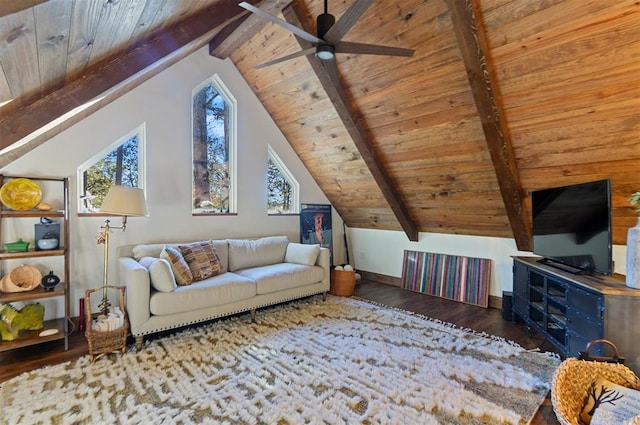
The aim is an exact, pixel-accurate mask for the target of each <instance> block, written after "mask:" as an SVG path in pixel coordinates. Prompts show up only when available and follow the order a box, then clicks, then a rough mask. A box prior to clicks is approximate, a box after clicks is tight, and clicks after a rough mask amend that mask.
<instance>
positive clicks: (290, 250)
mask: <svg viewBox="0 0 640 425" xmlns="http://www.w3.org/2000/svg"><path fill="white" fill-rule="evenodd" d="M318 254H320V245H319V244H313V245H308V244H302V243H293V242H292V243H290V244H289V245H287V252H286V254H285V256H284V262H285V263H296V264H304V265H307V266H313V265H314V264H315V263H316V260H317V259H318Z"/></svg>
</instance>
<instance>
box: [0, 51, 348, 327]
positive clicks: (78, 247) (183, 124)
mask: <svg viewBox="0 0 640 425" xmlns="http://www.w3.org/2000/svg"><path fill="white" fill-rule="evenodd" d="M207 49H208V48H207V47H203V48H202V49H200V50H199V51H197V52H195V53H194V54H192V55H190V56H189V57H187V58H185V59H184V60H182V61H180V62H179V63H177V64H175V65H173V66H172V67H170V68H169V69H167V70H165V71H163V72H162V73H160V74H159V75H157V76H155V77H153V78H151V79H150V80H148V81H146V82H145V83H143V84H142V85H140V86H139V87H137V88H136V89H134V90H132V91H131V92H129V93H127V94H125V95H124V96H122V97H120V98H119V99H117V100H116V101H114V102H112V103H111V104H109V105H107V106H106V107H104V108H102V109H101V110H99V111H97V112H95V113H94V114H92V115H90V116H89V117H87V118H85V119H84V120H82V121H80V122H79V123H77V124H75V125H74V126H72V127H70V128H69V129H67V130H65V131H64V132H62V133H61V134H59V135H57V136H55V137H53V138H52V139H51V140H49V141H47V143H45V144H43V145H42V146H40V147H38V148H36V149H34V150H33V151H31V152H29V153H28V154H26V155H24V156H23V157H22V158H20V159H18V160H16V161H14V162H13V163H11V164H10V165H8V166H7V167H5V168H4V169H3V170H2V171H1V172H2V173H4V174H9V175H25V176H52V177H70V178H71V215H70V221H71V229H70V230H71V280H70V284H71V303H72V304H71V307H72V313H71V314H72V315H73V316H75V315H77V314H78V299H79V298H81V297H84V292H85V290H86V289H89V288H97V287H99V286H101V284H102V279H103V273H102V270H103V247H104V245H97V244H96V239H95V236H96V234H97V233H98V231H99V228H100V226H101V225H102V224H103V220H104V217H78V216H77V214H76V211H77V210H78V208H77V195H76V194H77V192H76V169H77V167H78V166H79V165H80V164H82V163H84V162H85V161H87V160H88V159H90V158H91V157H93V156H94V155H95V154H96V153H97V152H99V151H100V150H102V149H104V148H106V147H107V146H109V145H110V144H111V143H113V142H114V141H115V140H117V139H118V138H120V137H121V136H123V135H125V134H126V133H128V132H130V131H131V130H133V129H134V128H136V127H137V126H139V125H140V124H141V123H143V122H144V123H146V140H147V143H146V147H147V156H146V159H147V161H146V162H147V192H146V194H147V202H148V206H149V212H150V217H148V218H130V219H129V222H128V225H127V230H126V232H124V233H123V232H122V231H119V230H114V231H112V234H111V248H112V249H111V260H112V261H110V267H109V270H110V271H109V278H110V279H109V281H110V283H111V284H117V283H118V282H117V273H116V267H115V261H113V260H114V258H113V257H114V256H115V247H116V246H118V245H125V244H135V243H146V242H160V241H176V242H178V241H192V240H198V239H205V238H226V237H254V236H262V235H279V234H284V235H287V236H288V237H289V239H290V240H292V241H295V242H298V241H299V217H298V216H297V215H295V216H268V215H267V214H266V185H267V183H266V169H267V145H268V144H270V145H271V146H272V148H273V149H274V150H275V151H276V153H277V154H278V156H279V157H280V158H281V159H282V161H283V162H284V163H285V164H286V166H287V167H288V168H289V170H290V171H291V172H292V174H293V175H294V176H295V178H296V179H297V180H298V182H299V183H300V201H301V202H302V203H324V204H327V203H329V202H328V200H327V198H326V197H325V196H324V194H323V193H322V191H321V190H320V188H319V187H318V185H317V184H316V183H315V181H314V180H313V178H312V177H311V175H310V174H309V172H308V171H307V170H306V168H305V167H304V165H303V164H302V162H301V161H300V159H299V158H298V156H297V155H296V153H295V152H294V151H293V149H292V148H291V146H290V145H289V144H288V142H287V141H286V139H285V138H284V136H283V135H282V133H281V132H280V131H279V129H278V128H277V126H276V125H275V124H274V122H273V121H272V119H271V117H270V116H269V114H267V112H266V111H265V110H264V108H263V107H262V105H261V104H260V102H259V101H258V99H257V98H256V96H255V95H254V93H253V92H252V91H251V89H250V87H249V86H248V85H247V84H246V82H245V81H244V79H243V78H242V76H241V75H240V73H239V72H238V71H237V69H236V68H235V66H234V65H233V63H232V62H231V61H228V60H225V61H222V60H219V59H216V58H213V57H211V56H209V54H208V50H207ZM214 73H217V74H218V75H219V76H220V77H221V79H222V81H223V82H224V83H225V85H226V86H227V87H228V88H229V90H230V91H231V92H232V93H233V95H234V97H235V98H236V100H237V102H238V151H237V153H238V155H237V158H238V159H237V166H238V168H237V176H238V189H237V194H238V202H237V206H238V214H237V216H223V217H211V216H200V217H194V216H192V214H191V172H192V167H191V91H192V89H193V88H194V87H196V86H197V85H198V84H200V83H202V82H203V81H204V80H206V79H207V78H209V77H211V76H212V75H213V74H214ZM52 195H53V194H52ZM47 200H48V197H47V193H46V192H45V193H44V197H43V201H47ZM332 219H333V220H332V221H333V228H334V236H333V240H334V257H335V261H336V262H342V261H343V258H344V249H343V247H342V246H341V245H342V243H341V241H342V239H343V237H342V220H341V219H340V217H339V216H338V215H337V214H335V212H334V214H333V217H332ZM111 224H112V225H115V226H117V225H119V224H120V221H119V219H116V220H113V221H112V223H111ZM15 232H16V233H20V229H18V230H16V231H15ZM20 236H21V237H22V238H23V239H24V240H31V243H33V223H28V224H27V225H25V228H24V229H22V234H21V235H20ZM4 242H7V241H4ZM38 266H39V268H40V269H41V271H42V272H43V273H45V272H46V270H47V268H48V265H46V264H39V265H38ZM52 267H56V266H55V265H54V266H52ZM57 267H58V268H57V270H60V271H59V273H60V274H61V273H62V271H61V269H60V267H59V266H57ZM2 272H3V273H7V272H8V270H2ZM50 304H52V303H45V309H46V317H47V319H48V318H50V317H59V316H60V314H59V313H57V312H58V311H62V305H61V304H62V303H61V302H57V303H56V304H54V305H50Z"/></svg>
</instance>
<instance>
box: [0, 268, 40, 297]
mask: <svg viewBox="0 0 640 425" xmlns="http://www.w3.org/2000/svg"><path fill="white" fill-rule="evenodd" d="M41 280H42V273H40V271H39V270H38V269H36V268H35V267H33V266H29V265H26V264H21V265H19V266H17V267H14V268H13V269H11V271H10V272H9V273H7V274H6V275H4V277H3V278H2V280H1V281H0V290H1V291H2V292H25V291H32V290H34V289H36V288H37V287H38V286H39V285H40V281H41Z"/></svg>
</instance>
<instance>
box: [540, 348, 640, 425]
mask: <svg viewBox="0 0 640 425" xmlns="http://www.w3.org/2000/svg"><path fill="white" fill-rule="evenodd" d="M598 342H603V343H606V344H608V345H610V346H612V348H613V350H614V356H613V357H612V358H608V359H605V358H600V359H599V360H581V359H577V358H570V359H567V360H565V361H563V362H562V363H561V364H560V367H559V368H558V370H556V373H555V375H554V377H553V381H552V386H551V403H552V404H553V410H554V412H555V414H556V417H557V418H558V421H559V422H560V423H561V424H562V425H580V421H579V417H580V412H581V410H582V408H583V406H584V403H585V397H586V395H587V391H588V389H589V385H591V383H592V382H593V381H594V380H595V379H596V378H605V379H607V380H608V381H610V382H613V383H614V384H618V385H622V386H623V387H627V388H633V389H635V390H640V378H638V376H636V374H635V373H633V371H632V370H631V369H629V368H628V367H626V366H625V365H623V364H621V363H614V362H612V361H615V360H616V359H618V349H617V348H616V346H615V345H613V343H611V342H609V341H607V340H594V341H591V342H590V343H589V344H588V345H587V348H586V354H587V356H588V354H589V349H590V348H591V347H592V346H593V344H595V343H598Z"/></svg>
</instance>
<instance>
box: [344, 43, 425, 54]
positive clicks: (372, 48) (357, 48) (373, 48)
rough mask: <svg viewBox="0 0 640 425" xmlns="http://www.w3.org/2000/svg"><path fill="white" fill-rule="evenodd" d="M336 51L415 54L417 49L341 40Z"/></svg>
mask: <svg viewBox="0 0 640 425" xmlns="http://www.w3.org/2000/svg"><path fill="white" fill-rule="evenodd" d="M335 50H336V53H357V54H360V55H386V56H413V54H414V53H415V50H413V49H403V48H400V47H391V46H381V45H378V44H364V43H353V42H351V41H341V42H340V43H338V45H337V46H335Z"/></svg>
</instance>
